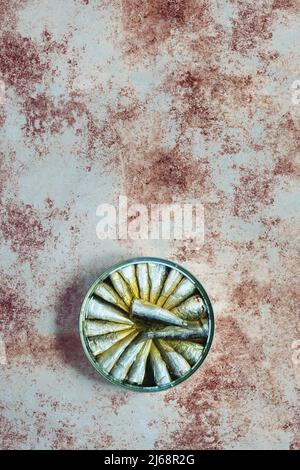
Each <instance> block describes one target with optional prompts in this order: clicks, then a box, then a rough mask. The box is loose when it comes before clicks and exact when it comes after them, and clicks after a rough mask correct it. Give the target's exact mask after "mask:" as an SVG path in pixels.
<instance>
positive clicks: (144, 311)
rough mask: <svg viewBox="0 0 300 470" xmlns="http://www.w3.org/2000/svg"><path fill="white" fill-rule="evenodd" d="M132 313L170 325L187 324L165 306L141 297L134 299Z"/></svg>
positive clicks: (134, 315)
mask: <svg viewBox="0 0 300 470" xmlns="http://www.w3.org/2000/svg"><path fill="white" fill-rule="evenodd" d="M131 315H132V316H133V317H138V318H142V319H144V320H157V321H160V322H163V323H167V324H169V325H186V324H187V322H186V321H184V320H182V319H181V318H179V317H177V315H174V313H171V312H169V311H168V310H165V309H164V308H161V307H158V306H157V305H152V304H151V303H150V302H146V301H143V300H140V299H134V300H133V302H132V304H131Z"/></svg>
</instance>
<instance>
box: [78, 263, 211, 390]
mask: <svg viewBox="0 0 300 470" xmlns="http://www.w3.org/2000/svg"><path fill="white" fill-rule="evenodd" d="M138 263H159V264H163V265H165V266H167V267H169V268H172V269H177V270H178V271H180V272H181V273H182V274H183V275H184V276H185V277H187V278H188V279H190V280H191V281H192V282H193V283H194V284H195V287H196V289H197V290H198V291H199V293H200V295H201V297H202V299H203V302H204V304H205V306H206V309H207V313H208V319H209V330H208V338H207V342H206V344H205V346H204V350H203V353H202V356H201V358H200V359H199V361H198V362H197V363H196V364H194V366H193V367H191V369H190V370H189V372H187V373H186V374H185V375H183V376H182V377H179V378H178V379H175V380H173V381H172V382H170V383H168V384H165V385H160V386H153V387H145V386H140V385H132V384H129V383H126V382H120V381H118V380H116V379H114V378H113V377H112V376H111V375H110V374H108V373H107V372H105V370H103V369H102V368H101V366H100V365H99V364H98V362H97V361H96V359H95V357H94V356H93V355H92V353H91V351H90V349H89V345H88V341H87V338H86V336H85V334H84V331H83V323H84V320H85V319H86V314H87V306H88V303H89V301H90V299H91V297H92V295H93V294H94V291H95V289H96V287H97V285H98V284H100V283H101V282H103V281H104V280H105V279H106V278H107V277H109V276H110V274H112V273H113V272H114V271H118V270H119V269H121V268H124V267H126V266H128V265H130V264H138ZM79 333H80V339H81V343H82V346H83V349H84V352H85V354H86V356H87V358H88V360H89V361H90V363H91V364H92V365H93V367H94V368H95V369H96V370H97V372H98V373H99V374H100V375H102V376H103V377H105V378H106V379H107V380H109V381H110V382H112V383H113V384H115V385H118V386H120V387H123V388H126V389H127V390H132V391H134V392H160V391H163V390H168V389H169V388H173V387H175V386H176V385H179V384H180V383H182V382H184V381H185V380H187V379H188V378H189V377H190V376H191V375H192V374H194V372H195V371H196V370H197V369H199V367H200V366H201V364H202V363H203V362H204V360H205V358H206V356H207V354H208V352H209V350H210V347H211V344H212V340H213V336H214V313H213V308H212V305H211V302H210V299H209V297H208V295H207V293H206V291H205V289H204V287H203V286H202V284H201V283H200V282H199V281H198V279H196V278H195V276H193V275H192V274H191V273H190V272H189V271H187V270H186V269H184V268H183V267H182V266H180V265H178V264H177V263H174V262H172V261H169V260H166V259H161V258H153V257H148V256H143V257H138V258H132V259H129V260H126V261H122V262H120V263H118V264H115V265H114V266H111V267H110V268H109V269H107V270H106V271H105V272H104V273H103V274H101V276H100V277H99V278H98V279H97V280H96V281H95V282H94V283H93V284H92V285H91V287H90V288H89V290H88V292H87V294H86V296H85V298H84V300H83V303H82V306H81V309H80V315H79Z"/></svg>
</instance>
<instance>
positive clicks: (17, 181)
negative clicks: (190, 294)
mask: <svg viewBox="0 0 300 470" xmlns="http://www.w3.org/2000/svg"><path fill="white" fill-rule="evenodd" d="M0 26H1V34H0V78H1V79H2V84H1V89H0V91H1V103H0V126H1V127H0V139H1V148H0V151H1V161H0V165H1V172H0V197H1V209H0V217H1V219H0V231H1V239H2V242H3V243H2V244H1V250H0V256H1V335H2V339H3V342H2V344H1V351H2V356H3V357H2V360H1V362H2V363H3V364H2V365H0V377H1V383H0V447H1V448H5V449H6V448H8V449H10V448H18V449H26V448H40V449H43V448H54V449H55V448H99V449H101V448H112V449H113V448H119V449H127V448H129V449H130V448H148V449H152V448H156V449H165V448H169V449H170V448H171V449H172V448H174V449H176V448H179V449H191V448H195V449H203V448H205V449H214V448H217V449H222V448H225V449H231V448H234V449H239V448H274V449H279V448H284V449H288V448H291V449H298V448H299V447H300V436H299V414H298V415H297V410H299V402H297V386H298V387H299V380H300V371H299V367H300V366H299V361H297V360H296V359H297V357H296V352H297V351H295V348H296V347H297V345H299V343H296V341H298V340H299V339H300V337H299V335H300V332H299V310H297V308H298V305H299V296H297V244H296V230H297V225H296V222H297V219H296V217H297V209H298V207H299V197H298V198H297V193H296V185H297V178H298V176H299V150H300V149H299V147H300V134H299V132H300V104H297V100H294V102H293V99H292V90H291V86H292V83H293V82H294V81H295V80H298V79H300V70H299V63H300V61H299V40H300V7H299V2H298V1H297V0H266V1H261V0H259V1H255V2H253V1H244V0H243V1H239V0H231V1H230V0H226V1H225V0H218V1H205V0H203V1H202V0H195V1H192V0H186V1H176V0H174V1H167V0H153V1H137V0H126V1H125V0H124V1H121V0H119V1H113V0H112V1H110V0H103V1H101V0H64V1H63V2H62V1H61V0H51V1H50V0H0ZM3 84H4V86H3ZM4 88H5V96H3V89H4ZM119 194H121V195H127V196H128V198H129V201H130V202H140V203H141V202H143V203H145V204H151V203H155V202H168V201H169V202H171V201H179V202H182V201H192V200H197V201H200V202H201V203H203V204H204V207H205V242H204V244H203V245H202V246H201V245H199V246H197V245H195V244H192V243H190V242H189V241H177V242H173V241H170V242H168V241H166V240H165V241H161V242H157V241H131V240H127V241H126V240H114V241H109V240H107V241H101V240H99V239H98V238H97V236H96V231H95V228H96V223H97V221H98V218H97V217H96V208H97V206H98V205H99V204H101V203H102V202H108V203H116V201H117V198H118V195H119ZM298 228H299V225H298ZM138 255H154V256H163V257H167V258H170V259H173V260H177V261H179V262H181V263H182V264H183V265H184V266H185V267H187V268H188V269H190V270H191V271H192V272H193V274H195V275H196V276H198V277H199V279H200V280H201V281H202V283H203V284H204V286H205V288H206V289H207V291H208V293H209V295H210V296H211V299H212V301H213V305H214V308H215V313H216V328H217V330H216V337H215V341H214V344H213V348H212V350H211V353H210V355H209V356H208V359H207V361H206V362H205V364H204V366H203V367H202V368H201V370H199V371H198V372H197V373H196V374H195V375H194V376H193V377H192V378H191V379H190V380H188V381H187V382H186V383H184V384H182V385H181V386H179V387H178V388H176V389H174V390H172V391H170V392H167V393H161V394H159V395H151V394H149V395H148V394H147V395H140V394H130V393H126V392H124V391H123V390H118V389H117V388H114V387H112V386H111V385H110V384H109V383H105V382H104V381H103V380H102V379H100V378H99V377H98V376H97V375H96V373H95V372H94V371H93V370H92V368H91V367H90V365H89V364H88V363H87V360H86V359H85V358H84V357H83V353H82V350H81V346H80V344H79V339H78V334H77V318H78V311H79V307H80V303H81V300H82V297H83V295H84V293H85V291H86V289H87V287H88V286H89V285H90V284H91V282H92V281H93V280H94V279H95V278H96V276H97V275H98V274H99V273H101V271H102V270H103V269H104V268H107V267H108V266H110V265H111V264H112V263H114V262H117V261H119V260H122V259H126V258H129V257H132V256H138ZM4 346H5V348H4ZM4 349H5V352H6V358H7V361H5V357H4ZM5 362H6V363H5ZM297 363H298V364H297ZM298 392H299V388H298Z"/></svg>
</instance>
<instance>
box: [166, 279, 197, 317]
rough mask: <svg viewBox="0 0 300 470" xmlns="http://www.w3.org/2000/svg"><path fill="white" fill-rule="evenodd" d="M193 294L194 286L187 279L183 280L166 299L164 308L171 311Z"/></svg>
mask: <svg viewBox="0 0 300 470" xmlns="http://www.w3.org/2000/svg"><path fill="white" fill-rule="evenodd" d="M194 292H195V284H194V283H193V282H191V281H190V280H189V279H187V278H183V279H182V280H181V281H180V282H179V284H178V286H177V287H176V289H175V290H174V292H173V293H172V294H171V295H170V296H169V297H168V298H167V300H166V302H165V303H164V308H167V309H169V310H171V309H172V308H174V307H176V306H177V305H179V304H181V303H182V302H183V301H184V300H186V299H187V298H188V297H190V296H191V295H192V294H193V293H194Z"/></svg>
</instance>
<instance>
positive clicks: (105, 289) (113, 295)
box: [95, 282, 129, 312]
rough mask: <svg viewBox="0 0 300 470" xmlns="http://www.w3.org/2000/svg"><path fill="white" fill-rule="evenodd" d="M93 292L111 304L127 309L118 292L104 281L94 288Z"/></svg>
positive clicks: (126, 310)
mask: <svg viewBox="0 0 300 470" xmlns="http://www.w3.org/2000/svg"><path fill="white" fill-rule="evenodd" d="M95 294H96V295H98V296H99V297H101V298H102V299H104V300H106V301H107V302H110V303H111V304H114V305H117V306H118V307H120V308H121V309H122V310H125V312H128V311H129V307H128V306H127V305H126V304H125V302H124V301H123V300H122V299H121V297H120V296H119V294H118V293H117V292H116V291H115V289H113V288H112V287H111V286H109V285H108V284H106V283H105V282H101V283H100V284H98V286H97V287H96V289H95Z"/></svg>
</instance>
